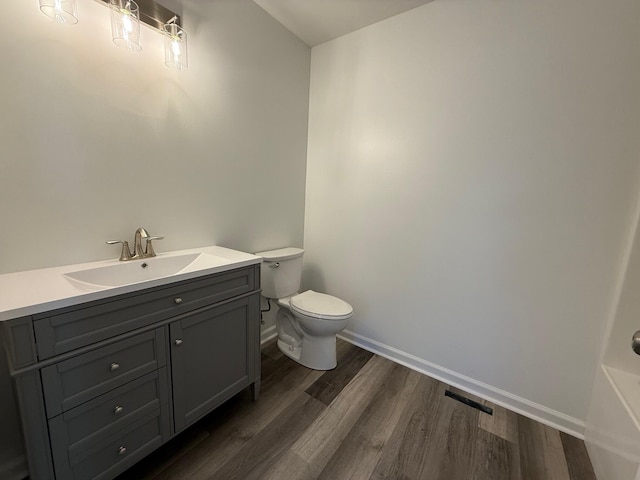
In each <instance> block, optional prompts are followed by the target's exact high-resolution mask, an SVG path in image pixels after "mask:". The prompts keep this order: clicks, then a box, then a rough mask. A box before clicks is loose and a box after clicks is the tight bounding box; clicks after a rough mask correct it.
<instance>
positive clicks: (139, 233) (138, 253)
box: [107, 227, 164, 262]
mask: <svg viewBox="0 0 640 480" xmlns="http://www.w3.org/2000/svg"><path fill="white" fill-rule="evenodd" d="M163 238H164V237H160V236H154V237H152V236H150V235H149V233H148V232H147V231H146V230H145V229H144V228H142V227H140V228H139V229H137V230H136V234H135V237H134V240H133V253H131V250H130V249H129V242H127V241H126V240H109V241H107V244H109V245H114V244H117V243H121V244H122V252H121V253H120V261H121V262H126V261H128V260H136V259H138V258H149V257H155V256H156V252H155V251H154V250H153V244H152V243H151V242H152V241H153V240H162V239H163ZM142 240H145V244H144V248H143V247H142Z"/></svg>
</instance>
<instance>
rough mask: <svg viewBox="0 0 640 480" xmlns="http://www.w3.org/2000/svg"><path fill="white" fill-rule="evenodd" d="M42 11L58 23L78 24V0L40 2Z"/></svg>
mask: <svg viewBox="0 0 640 480" xmlns="http://www.w3.org/2000/svg"><path fill="white" fill-rule="evenodd" d="M40 10H41V11H42V13H44V14H45V15H46V16H47V17H49V18H52V19H54V20H55V21H56V22H58V23H68V24H74V23H78V12H77V10H76V0H40Z"/></svg>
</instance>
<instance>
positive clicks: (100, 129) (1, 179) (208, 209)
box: [0, 0, 310, 471]
mask: <svg viewBox="0 0 640 480" xmlns="http://www.w3.org/2000/svg"><path fill="white" fill-rule="evenodd" d="M4 3H6V4H3V7H4V9H5V11H4V13H5V15H6V16H7V18H12V19H19V21H11V22H5V25H4V27H3V29H2V33H0V63H1V64H2V65H3V68H2V76H0V89H1V90H2V92H3V95H2V109H0V145H1V146H2V154H1V155H0V225H1V226H2V227H1V228H2V235H0V273H6V272H12V271H19V270H28V269H34V268H42V267H47V266H53V265H63V264H70V263H77V262H84V261H93V260H99V259H107V258H114V259H115V258H117V257H118V255H119V251H118V248H117V247H110V246H107V245H105V244H104V241H105V240H108V239H129V240H132V237H133V233H134V231H135V229H136V228H137V227H139V226H144V227H146V228H147V229H148V230H149V231H150V233H151V234H156V235H165V236H166V238H165V240H163V241H162V242H157V245H156V251H158V252H162V251H168V250H177V249H183V248H191V247H197V246H205V245H214V244H217V245H223V246H227V247H231V248H236V249H240V250H244V251H249V252H251V251H258V250H266V249H269V248H275V247H279V246H282V245H300V244H302V239H303V220H304V189H305V168H306V163H305V162H306V139H307V116H308V89H309V65H310V49H309V48H308V47H307V46H306V45H304V44H303V43H302V42H301V41H299V40H298V39H297V38H295V37H294V36H293V35H292V34H291V33H289V32H288V31H287V30H285V29H284V28H283V27H282V26H281V25H280V24H279V23H277V22H276V21H275V20H273V19H272V18H271V17H270V16H268V15H267V14H266V13H265V12H264V11H263V10H262V9H261V8H260V7H258V6H257V5H255V4H254V3H253V2H251V1H249V0H209V1H207V2H203V1H199V2H195V1H194V2H191V1H187V0H185V1H184V2H183V7H184V9H183V18H184V21H185V28H186V30H187V32H188V34H189V57H190V58H189V60H190V70H189V71H188V72H184V73H181V72H176V71H173V70H170V69H168V68H166V67H165V66H164V52H163V43H162V41H163V38H162V37H161V36H160V35H159V34H157V33H156V32H154V31H152V30H151V29H149V28H147V27H143V29H142V30H143V31H142V41H143V50H142V51H141V52H139V53H132V52H129V51H124V50H122V49H119V48H117V47H116V46H115V45H113V43H112V41H111V33H110V24H109V10H108V9H107V8H105V7H104V6H103V5H102V3H101V2H94V1H90V0H78V2H77V5H78V11H79V15H80V22H79V23H78V24H77V25H75V26H60V25H58V24H54V23H51V22H50V21H49V20H48V19H47V18H46V17H45V16H44V15H42V14H41V13H40V12H39V10H38V3H37V2H35V3H34V2H31V1H30V2H26V1H19V2H13V1H12V2H4ZM174 3H175V2H174ZM178 6H179V4H178ZM0 295H1V293H0ZM0 353H1V354H2V355H3V356H4V354H3V353H2V352H0ZM0 377H2V378H1V382H2V383H1V384H0V389H1V390H2V391H3V392H4V393H6V395H2V396H1V397H0V425H2V432H3V434H2V435H0V452H6V451H8V447H9V446H14V445H16V444H18V445H19V442H16V441H15V439H16V435H14V433H15V434H17V432H16V429H15V428H14V424H13V423H12V420H11V419H13V418H14V413H13V410H12V409H13V408H14V407H13V404H12V401H11V395H10V390H7V389H6V385H7V384H8V379H7V378H6V373H3V372H2V371H1V370H0ZM1 468H2V467H1V466H0V471H2V470H1Z"/></svg>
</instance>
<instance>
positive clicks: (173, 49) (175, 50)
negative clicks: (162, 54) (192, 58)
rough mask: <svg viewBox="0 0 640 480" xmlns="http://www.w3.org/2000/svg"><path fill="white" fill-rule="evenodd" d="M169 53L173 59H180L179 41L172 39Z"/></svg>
mask: <svg viewBox="0 0 640 480" xmlns="http://www.w3.org/2000/svg"><path fill="white" fill-rule="evenodd" d="M171 53H173V56H174V57H180V55H182V45H181V42H180V40H177V39H173V41H172V42H171Z"/></svg>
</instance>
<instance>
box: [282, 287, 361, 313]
mask: <svg viewBox="0 0 640 480" xmlns="http://www.w3.org/2000/svg"><path fill="white" fill-rule="evenodd" d="M290 306H291V308H292V309H293V310H295V311H297V312H298V313H302V314H303V315H309V316H311V317H318V318H327V319H335V320H338V319H342V318H346V317H349V316H351V314H352V313H353V307H352V306H351V305H349V304H348V303H347V302H345V301H344V300H341V299H339V298H337V297H332V296H331V295H326V294H324V293H318V292H314V291H313V290H307V291H306V292H304V293H301V294H300V295H296V296H294V297H292V298H291V302H290Z"/></svg>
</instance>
